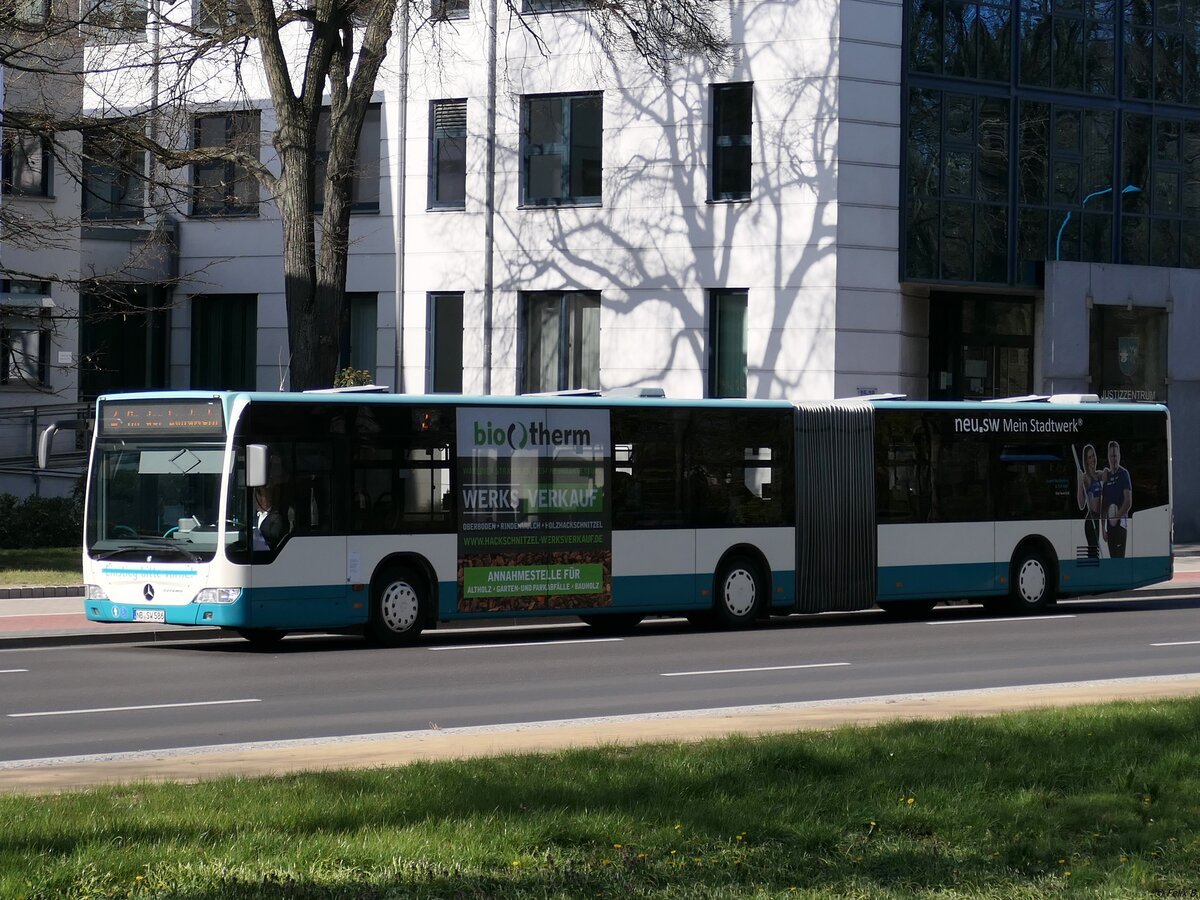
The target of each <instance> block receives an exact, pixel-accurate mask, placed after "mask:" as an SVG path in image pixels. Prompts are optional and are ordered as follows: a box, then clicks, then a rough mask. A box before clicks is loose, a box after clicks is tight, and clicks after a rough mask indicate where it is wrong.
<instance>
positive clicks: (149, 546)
mask: <svg viewBox="0 0 1200 900" xmlns="http://www.w3.org/2000/svg"><path fill="white" fill-rule="evenodd" d="M142 541H143V542H142V543H141V544H138V545H134V544H126V545H125V546H123V547H118V548H117V549H116V550H105V551H103V552H102V553H97V554H95V555H93V556H92V559H94V560H96V561H98V562H99V561H103V560H106V559H112V558H113V557H115V556H117V555H118V554H121V553H136V554H138V555H143V554H147V553H149V554H150V555H152V556H153V555H154V554H156V553H157V554H161V553H162V551H164V550H167V551H169V552H171V553H175V554H178V555H179V556H182V557H183V558H184V559H186V560H187V561H188V562H200V557H199V556H197V555H196V554H195V553H193V552H192V551H191V550H185V549H184V548H183V547H180V546H179V545H178V544H176V543H175V542H174V541H166V540H163V539H162V538H143V539H142Z"/></svg>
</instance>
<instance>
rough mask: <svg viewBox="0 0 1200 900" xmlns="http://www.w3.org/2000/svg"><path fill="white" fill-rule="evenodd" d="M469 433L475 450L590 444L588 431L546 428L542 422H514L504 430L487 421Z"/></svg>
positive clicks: (474, 425) (475, 425)
mask: <svg viewBox="0 0 1200 900" xmlns="http://www.w3.org/2000/svg"><path fill="white" fill-rule="evenodd" d="M471 426H472V428H471V430H472V433H473V435H474V439H475V446H476V447H505V446H507V447H511V448H512V449H513V450H524V449H525V448H526V447H587V446H591V443H592V432H591V430H590V429H588V428H547V427H546V425H545V423H543V422H537V421H533V422H530V423H528V424H524V423H521V422H513V423H512V424H511V425H509V426H508V427H507V428H505V427H504V426H503V425H493V424H492V423H491V422H490V421H489V422H478V421H475V422H472V423H471Z"/></svg>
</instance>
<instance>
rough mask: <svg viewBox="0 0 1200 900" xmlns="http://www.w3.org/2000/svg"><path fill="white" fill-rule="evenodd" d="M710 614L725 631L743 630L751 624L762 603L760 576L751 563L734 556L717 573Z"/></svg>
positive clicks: (744, 558) (762, 592)
mask: <svg viewBox="0 0 1200 900" xmlns="http://www.w3.org/2000/svg"><path fill="white" fill-rule="evenodd" d="M714 587H715V588H716V590H715V593H716V598H715V603H714V604H713V612H714V614H715V617H716V620H717V622H718V623H720V624H721V625H724V626H725V627H727V628H744V627H745V626H747V625H749V624H750V623H751V622H753V621H754V619H755V616H757V615H758V609H759V606H760V604H761V603H762V602H763V598H764V596H765V593H766V591H765V589H764V588H763V577H762V573H761V572H760V571H759V567H758V566H757V565H755V563H754V561H753V560H751V559H749V558H748V557H745V556H735V557H733V558H731V559H730V560H729V561H728V562H726V563H725V565H723V566H722V567H721V569H720V571H719V572H717V578H716V581H715V583H714Z"/></svg>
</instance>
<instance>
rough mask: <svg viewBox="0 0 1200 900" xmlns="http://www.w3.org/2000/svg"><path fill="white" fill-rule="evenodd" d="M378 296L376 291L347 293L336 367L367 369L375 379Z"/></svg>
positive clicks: (372, 378) (363, 370) (361, 370)
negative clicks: (373, 292) (344, 318)
mask: <svg viewBox="0 0 1200 900" xmlns="http://www.w3.org/2000/svg"><path fill="white" fill-rule="evenodd" d="M377 307H378V299H377V297H376V295H375V294H365V293H347V294H346V320H345V321H346V327H345V330H344V331H342V341H341V353H340V354H339V359H338V368H339V369H346V368H350V369H357V370H358V371H360V372H368V373H370V375H371V380H372V381H374V380H375V365H376V351H375V345H376V338H377V336H378V334H379V324H378V309H377Z"/></svg>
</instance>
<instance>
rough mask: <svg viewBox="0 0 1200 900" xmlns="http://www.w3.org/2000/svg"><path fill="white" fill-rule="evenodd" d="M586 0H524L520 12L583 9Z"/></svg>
mask: <svg viewBox="0 0 1200 900" xmlns="http://www.w3.org/2000/svg"><path fill="white" fill-rule="evenodd" d="M586 7H587V3H586V0H525V7H524V9H523V10H522V12H527V13H540V12H566V11H568V10H572V9H585V8H586Z"/></svg>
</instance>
